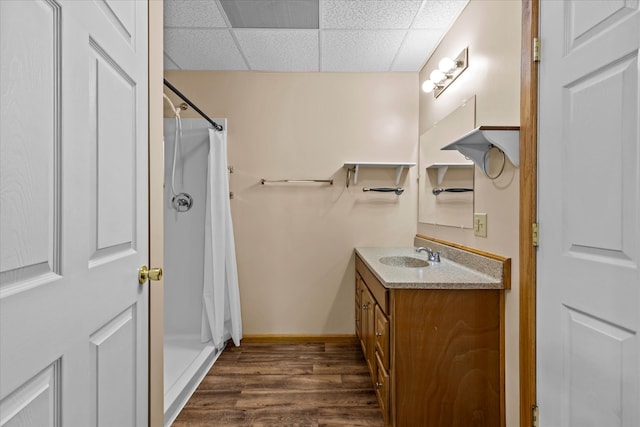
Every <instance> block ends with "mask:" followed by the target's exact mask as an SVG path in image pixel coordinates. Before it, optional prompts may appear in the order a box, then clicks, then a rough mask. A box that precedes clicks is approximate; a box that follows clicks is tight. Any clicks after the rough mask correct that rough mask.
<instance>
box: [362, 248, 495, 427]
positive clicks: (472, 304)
mask: <svg viewBox="0 0 640 427" xmlns="http://www.w3.org/2000/svg"><path fill="white" fill-rule="evenodd" d="M502 292H503V291H502V290H499V289H386V288H385V287H384V286H383V285H382V284H381V283H380V281H379V280H378V279H377V277H376V276H375V275H373V273H372V272H371V271H370V270H369V269H368V267H367V266H366V265H365V264H364V262H363V261H362V260H361V259H360V257H359V256H357V255H356V302H358V301H359V302H360V304H359V305H357V306H356V319H357V318H358V317H359V318H360V326H359V328H360V329H359V330H358V326H356V329H357V330H358V336H359V337H360V340H361V344H362V349H363V353H364V357H365V359H366V360H367V364H368V366H369V371H370V373H371V378H372V380H373V384H374V387H375V391H376V396H377V399H378V403H379V405H380V409H381V411H382V415H383V418H384V422H385V425H386V426H391V427H416V426H428V427H438V426H442V427H444V426H446V427H467V426H478V427H483V426H486V427H498V426H504V425H505V417H504V358H503V357H501V354H504V353H503V348H502V346H503V345H504V344H503V343H504V340H503V339H501V337H502V332H501V322H502V318H503V315H502V312H503V295H502ZM356 325H358V323H357V322H356Z"/></svg>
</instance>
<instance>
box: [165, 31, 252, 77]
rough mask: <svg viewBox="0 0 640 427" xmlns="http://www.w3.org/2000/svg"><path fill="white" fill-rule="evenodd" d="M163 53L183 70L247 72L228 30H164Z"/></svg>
mask: <svg viewBox="0 0 640 427" xmlns="http://www.w3.org/2000/svg"><path fill="white" fill-rule="evenodd" d="M164 34H165V39H164V50H165V52H166V54H167V55H168V56H169V57H170V58H171V59H173V61H174V62H175V63H176V65H178V66H179V67H180V69H182V70H246V69H247V67H246V64H245V62H244V60H243V59H242V55H241V54H240V51H239V50H238V48H237V47H236V44H235V42H234V41H233V38H232V37H231V34H230V33H229V30H222V29H220V30H214V29H184V28H167V29H165V33H164Z"/></svg>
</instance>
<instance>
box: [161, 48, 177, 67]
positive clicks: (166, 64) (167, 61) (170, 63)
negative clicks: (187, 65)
mask: <svg viewBox="0 0 640 427" xmlns="http://www.w3.org/2000/svg"><path fill="white" fill-rule="evenodd" d="M163 56H164V69H165V70H179V69H180V67H178V66H177V65H176V63H175V62H173V59H171V57H170V56H169V55H167V53H166V52H165V53H164V55H163Z"/></svg>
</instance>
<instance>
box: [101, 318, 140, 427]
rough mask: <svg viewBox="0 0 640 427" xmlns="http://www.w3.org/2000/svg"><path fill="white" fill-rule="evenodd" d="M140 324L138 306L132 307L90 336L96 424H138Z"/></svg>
mask: <svg viewBox="0 0 640 427" xmlns="http://www.w3.org/2000/svg"><path fill="white" fill-rule="evenodd" d="M136 323H137V322H136V310H135V307H129V308H128V309H127V310H125V311H124V312H123V313H121V314H119V315H118V316H116V317H115V318H114V319H112V320H111V321H109V322H108V323H107V324H106V325H104V326H103V327H102V328H100V330H98V331H97V332H96V333H94V334H92V335H91V337H90V338H89V342H90V343H91V365H90V376H91V381H92V383H91V391H92V394H93V396H92V397H91V403H92V405H93V407H92V411H91V412H92V414H91V420H93V421H94V422H95V426H96V427H97V426H129V425H131V426H133V425H136V424H135V423H136V411H135V408H136V399H137V396H136V394H135V386H136V384H135V377H136V375H135V373H136V372H135V371H136V359H137V357H136V350H137V345H136V340H137V336H136Z"/></svg>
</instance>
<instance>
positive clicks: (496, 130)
mask: <svg viewBox="0 0 640 427" xmlns="http://www.w3.org/2000/svg"><path fill="white" fill-rule="evenodd" d="M491 147H497V148H499V149H500V150H501V151H502V152H503V153H504V154H505V155H506V156H507V158H508V159H509V160H510V161H511V163H513V165H514V166H516V167H518V166H520V126H480V127H479V128H476V129H474V130H472V131H471V132H469V133H467V134H466V135H464V136H462V137H460V138H458V139H457V140H456V141H454V142H452V143H451V144H449V145H446V146H444V147H442V149H443V150H458V151H459V152H460V153H462V154H463V155H464V156H465V157H467V158H469V159H471V160H473V162H474V163H475V164H476V165H478V167H480V168H481V169H482V170H486V169H485V160H486V153H487V152H488V151H489V149H490V148H491Z"/></svg>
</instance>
